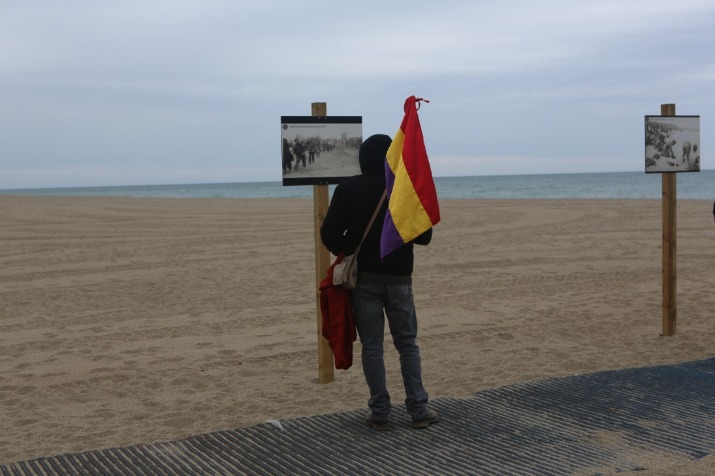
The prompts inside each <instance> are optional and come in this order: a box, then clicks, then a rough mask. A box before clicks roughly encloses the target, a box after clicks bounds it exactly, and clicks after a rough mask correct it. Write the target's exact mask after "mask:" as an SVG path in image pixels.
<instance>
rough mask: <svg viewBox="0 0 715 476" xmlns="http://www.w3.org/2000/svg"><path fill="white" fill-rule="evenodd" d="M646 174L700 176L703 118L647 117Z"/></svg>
mask: <svg viewBox="0 0 715 476" xmlns="http://www.w3.org/2000/svg"><path fill="white" fill-rule="evenodd" d="M645 171H646V173H658V172H660V173H662V172H700V116H645Z"/></svg>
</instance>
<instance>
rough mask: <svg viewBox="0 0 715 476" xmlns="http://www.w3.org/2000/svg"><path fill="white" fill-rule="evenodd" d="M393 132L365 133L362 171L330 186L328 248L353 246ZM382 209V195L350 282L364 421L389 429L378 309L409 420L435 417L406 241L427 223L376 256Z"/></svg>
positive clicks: (421, 422)
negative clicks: (395, 356)
mask: <svg viewBox="0 0 715 476" xmlns="http://www.w3.org/2000/svg"><path fill="white" fill-rule="evenodd" d="M391 143H392V139H390V137H389V136H387V135H384V134H377V135H373V136H370V137H369V138H368V139H366V140H365V141H364V142H363V143H362V145H361V146H360V150H359V153H358V159H359V162H360V171H361V172H362V174H361V175H355V176H353V177H350V178H349V179H347V180H345V181H343V182H341V183H340V184H339V185H338V186H337V187H336V188H335V191H334V192H333V198H332V200H331V202H330V207H329V208H328V213H327V215H326V217H325V220H324V221H323V225H322V227H321V229H320V236H321V239H322V241H323V244H324V245H325V247H326V248H328V250H329V251H330V252H331V253H333V254H334V255H336V256H337V255H338V254H340V253H345V254H346V255H349V254H351V253H354V252H355V250H356V249H357V247H358V245H359V243H360V240H361V239H362V237H363V234H364V233H365V229H366V228H367V226H368V223H369V222H370V218H371V217H372V215H373V213H374V211H375V208H376V207H377V205H378V203H379V202H380V199H381V197H382V194H383V193H384V192H385V188H386V186H385V156H386V155H387V150H388V149H389V148H390V144H391ZM386 211H387V202H385V203H383V205H382V207H381V209H380V211H379V213H378V215H377V217H376V219H375V222H374V224H373V226H372V228H371V229H370V232H369V233H368V235H367V237H366V238H365V241H364V242H363V244H362V247H361V248H360V252H359V254H358V256H357V263H358V280H357V287H356V288H355V289H353V290H352V293H351V295H352V303H353V312H354V320H355V326H356V328H357V331H358V335H359V336H360V342H361V344H362V368H363V373H364V375H365V380H366V381H367V385H368V387H369V389H370V399H369V400H368V407H369V409H370V412H369V413H368V414H367V415H366V416H365V423H366V424H367V425H368V426H370V427H371V428H373V429H375V430H388V429H389V416H390V411H391V409H392V405H391V402H390V394H389V392H388V390H387V382H386V376H385V362H384V351H383V343H384V336H385V315H386V316H387V321H388V325H389V329H390V334H391V335H392V342H393V344H394V345H395V348H396V349H397V351H398V352H399V354H400V368H401V373H402V381H403V383H404V387H405V395H406V398H405V406H406V408H407V413H408V414H409V415H410V417H411V418H412V426H413V427H414V428H426V427H427V426H429V425H430V424H432V423H436V422H437V421H438V420H439V416H438V414H437V412H436V411H434V410H430V409H429V408H428V407H427V403H428V395H427V392H426V391H425V389H424V386H423V385H422V363H421V359H420V350H419V347H418V346H417V343H416V338H417V315H416V313H415V304H414V296H413V294H412V270H413V264H414V254H413V243H416V244H419V245H427V244H429V242H430V241H431V239H432V229H429V230H427V231H426V232H425V233H423V234H422V235H420V236H419V237H417V238H416V239H415V240H414V241H413V242H410V243H407V244H405V245H404V246H402V247H400V248H398V249H397V250H395V251H393V252H392V253H390V254H389V255H387V256H386V257H385V258H384V260H382V259H380V236H381V234H382V223H383V222H384V219H385V213H386Z"/></svg>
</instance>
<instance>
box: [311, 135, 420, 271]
mask: <svg viewBox="0 0 715 476" xmlns="http://www.w3.org/2000/svg"><path fill="white" fill-rule="evenodd" d="M391 142H392V140H391V139H390V137H389V136H386V135H383V134H378V135H373V136H370V137H369V138H368V139H366V140H365V141H364V142H363V143H362V145H361V146H360V152H359V160H360V171H361V172H362V174H361V175H355V176H353V177H350V178H349V179H346V180H344V181H343V182H341V183H340V184H339V185H338V186H337V187H335V191H334V192H333V198H332V200H331V201H330V208H329V209H328V213H327V215H326V217H325V220H324V221H323V225H322V227H321V229H320V237H321V239H322V241H323V244H324V245H325V247H326V248H328V250H329V251H330V252H331V253H333V254H334V255H336V256H337V255H338V254H340V253H341V252H343V253H345V254H346V255H349V254H352V253H354V252H355V250H356V249H357V247H358V245H359V244H360V240H361V239H362V236H363V233H364V232H365V229H366V228H367V225H368V223H369V222H370V218H371V217H372V214H373V212H374V211H375V207H377V204H378V202H379V201H380V197H381V196H382V193H383V192H384V191H385V156H386V155H387V149H389V148H390V144H391ZM386 211H387V199H385V202H384V203H383V205H382V207H381V208H380V212H379V213H378V214H377V217H376V218H375V222H374V223H373V225H372V228H371V229H370V232H369V233H368V235H367V237H366V238H365V241H364V242H363V244H362V248H360V253H359V254H358V260H357V261H358V272H359V273H360V275H361V276H360V279H361V280H362V281H363V282H369V281H380V282H409V280H405V279H402V280H400V279H391V278H390V277H395V278H397V277H402V278H404V277H409V276H411V275H412V270H413V263H414V255H413V250H412V246H413V243H417V244H419V245H426V244H428V243H429V242H430V241H431V239H432V229H429V230H427V231H426V232H425V233H423V234H422V235H420V236H418V237H417V238H416V239H415V240H414V241H412V242H410V243H407V244H405V245H404V246H401V247H399V248H398V249H396V250H395V251H393V252H392V253H390V254H389V255H387V256H386V257H385V259H384V260H381V259H380V236H381V235H382V224H383V222H384V220H385V213H386ZM364 274H367V275H368V276H364ZM375 275H378V276H375ZM381 277H382V279H380V278H381Z"/></svg>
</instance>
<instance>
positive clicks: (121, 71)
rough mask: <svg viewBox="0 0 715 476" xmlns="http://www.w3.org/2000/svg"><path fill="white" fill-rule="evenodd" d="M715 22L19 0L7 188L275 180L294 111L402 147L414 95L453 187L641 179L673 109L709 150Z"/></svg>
mask: <svg viewBox="0 0 715 476" xmlns="http://www.w3.org/2000/svg"><path fill="white" fill-rule="evenodd" d="M713 24H715V5H713V4H712V2H711V1H700V0H684V1H682V2H672V1H661V0H650V1H641V0H618V1H616V0H613V1H595V0H594V1H584V2H572V1H565V0H563V1H561V0H547V1H541V2H528V1H526V0H508V1H504V2H467V1H449V0H448V1H443V2H438V3H434V2H426V1H423V2H389V3H385V2H376V1H372V0H370V1H367V2H361V3H360V4H344V5H343V4H336V3H335V2H328V1H305V2H292V3H288V2H278V1H264V2H244V1H238V2H235V1H218V0H210V1H171V2H169V1H165V0H163V1H153V2H143V1H138V0H137V1H132V0H130V1H121V2H120V1H116V0H111V1H105V2H93V1H88V0H84V1H82V0H69V1H65V2H48V1H41V0H24V1H23V2H4V3H2V4H1V5H0V104H2V109H1V110H0V111H1V112H0V130H2V131H3V132H2V133H1V134H2V137H1V139H0V188H15V187H36V186H37V187H40V186H43V187H44V186H80V185H118V184H150V183H178V182H182V183H185V182H199V181H202V182H231V181H253V180H280V171H279V170H280V169H279V167H278V155H279V150H278V149H279V146H278V138H279V130H278V126H279V117H280V116H281V115H309V114H310V103H311V102H314V101H325V102H327V103H328V113H329V114H332V115H362V116H363V122H364V133H365V135H368V134H372V133H377V132H385V133H388V134H393V133H394V131H395V130H396V129H397V127H398V126H399V122H400V120H401V117H402V103H403V101H404V99H405V98H406V97H407V96H410V95H412V94H417V95H420V96H424V97H426V98H428V99H430V100H431V101H432V102H431V103H430V104H429V105H427V106H426V107H424V108H423V109H422V110H421V112H420V117H421V120H422V124H423V130H424V133H425V139H426V142H427V146H428V152H429V154H430V157H431V158H432V162H433V170H434V171H435V173H437V174H439V175H478V174H482V173H490V174H492V173H502V174H520V173H535V172H574V171H612V170H642V169H643V150H642V149H643V144H642V142H643V137H642V135H643V127H642V117H643V115H645V114H658V113H659V105H660V104H661V103H665V102H674V103H676V104H677V108H678V113H680V114H696V115H701V116H702V117H703V120H702V122H701V126H702V128H703V129H702V130H701V136H702V140H703V142H705V143H711V142H713V140H712V138H713V135H714V134H713V131H712V126H711V125H710V122H709V117H711V116H712V113H713V112H715V111H714V98H713V92H712V86H711V85H712V81H713V79H715V60H714V59H713V58H714V57H713V55H712V51H715V34H713V33H712V25H713ZM703 167H704V168H708V164H707V160H706V159H705V158H704V159H703Z"/></svg>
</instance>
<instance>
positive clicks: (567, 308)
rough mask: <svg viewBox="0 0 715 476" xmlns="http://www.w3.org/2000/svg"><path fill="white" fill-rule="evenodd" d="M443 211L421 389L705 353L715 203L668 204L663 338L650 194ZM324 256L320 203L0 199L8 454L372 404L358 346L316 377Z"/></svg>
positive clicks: (461, 387)
mask: <svg viewBox="0 0 715 476" xmlns="http://www.w3.org/2000/svg"><path fill="white" fill-rule="evenodd" d="M441 208H442V222H441V223H440V224H439V225H438V226H437V227H436V228H435V233H434V238H433V241H432V244H431V245H429V246H427V247H417V248H416V260H415V261H416V265H415V275H414V289H415V296H416V305H417V313H418V319H419V323H420V338H419V343H420V346H421V350H422V358H423V371H424V381H425V386H426V388H427V390H428V391H429V393H430V397H431V398H438V397H442V396H449V397H460V396H468V395H471V394H473V393H475V392H479V391H481V390H485V389H489V388H493V387H499V386H503V385H507V384H512V383H517V382H524V381H531V380H538V379H543V378H547V377H557V376H567V375H574V374H582V373H589V372H594V371H598V370H604V369H623V368H631V367H642V366H650V365H657V364H669V363H677V362H684V361H690V360H698V359H703V358H708V357H713V356H714V355H715V350H713V342H715V326H713V324H712V321H711V317H712V310H713V309H714V308H715V294H713V292H712V290H713V288H715V273H714V272H713V269H715V247H714V246H713V240H714V239H715V223H713V216H712V202H709V201H699V200H697V201H696V200H680V201H678V217H677V220H678V237H677V240H678V241H677V249H678V252H677V277H678V297H677V299H678V301H677V306H678V318H677V332H676V334H675V335H674V336H670V337H662V336H661V335H660V333H661V330H662V311H661V296H662V294H661V267H662V264H661V263H662V252H661V235H662V221H661V202H660V200H443V201H442V202H441ZM314 266H315V264H314V233H313V203H312V200H310V199H294V200H289V199H137V198H108V197H27V196H25V197H19V196H0V375H2V378H1V379H0V422H2V430H3V431H2V432H0V463H10V462H16V461H22V460H28V459H32V458H37V457H42V456H51V455H57V454H62V453H67V452H79V451H84V450H91V449H99V448H108V447H117V446H126V445H133V444H139V443H150V442H155V441H163V440H173V439H180V438H185V437H188V436H191V435H196V434H201V433H207V432H211V431H216V430H222V429H232V428H238V427H245V426H250V425H254V424H257V423H262V422H265V421H266V420H268V419H278V420H280V419H290V418H295V417H299V416H308V415H317V414H325V413H333V412H337V411H342V410H354V409H361V408H366V402H367V387H366V385H365V383H364V380H363V377H362V372H361V370H360V368H359V353H360V346H359V343H358V344H357V345H356V348H355V361H356V366H354V367H353V368H352V369H350V370H347V371H339V370H336V371H335V381H334V382H332V383H329V384H319V383H318V369H317V362H318V358H317V326H316V302H315V298H316V294H315V271H314ZM386 349H387V356H386V363H387V366H388V379H389V385H390V387H391V391H392V395H393V400H394V402H396V403H398V404H399V402H402V401H403V399H404V393H403V390H402V386H401V382H400V380H399V363H398V359H397V353H396V352H395V351H394V348H392V347H391V345H388V346H386ZM646 470H647V471H644V472H639V473H638V474H711V473H712V472H713V471H715V464H713V458H712V456H708V457H706V458H704V459H702V460H698V461H676V460H667V461H650V462H648V465H647V466H646Z"/></svg>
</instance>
